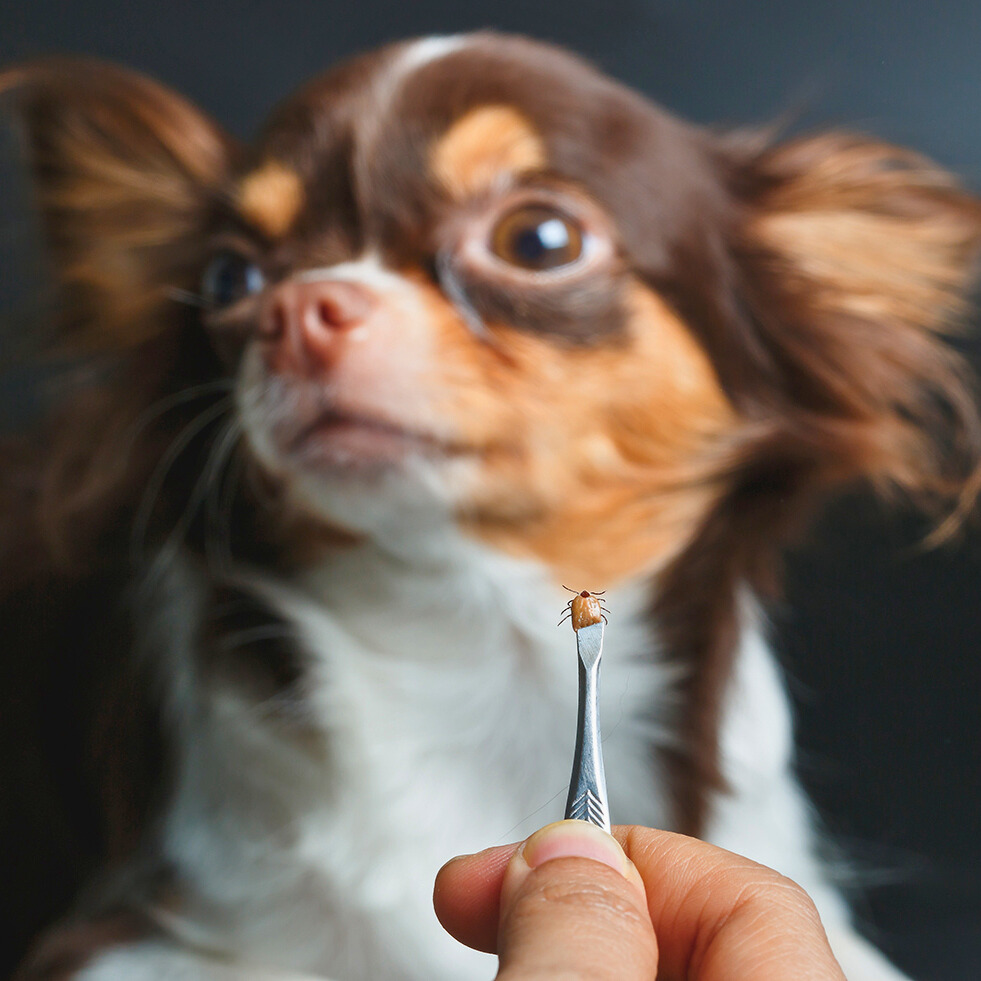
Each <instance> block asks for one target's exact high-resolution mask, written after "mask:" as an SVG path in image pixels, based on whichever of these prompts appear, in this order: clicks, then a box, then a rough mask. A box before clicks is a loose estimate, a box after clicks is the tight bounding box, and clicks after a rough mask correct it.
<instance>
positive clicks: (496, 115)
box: [429, 106, 547, 199]
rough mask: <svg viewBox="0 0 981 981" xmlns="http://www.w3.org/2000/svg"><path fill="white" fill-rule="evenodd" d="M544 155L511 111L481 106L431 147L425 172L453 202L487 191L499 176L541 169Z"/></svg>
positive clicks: (542, 146) (525, 124)
mask: <svg viewBox="0 0 981 981" xmlns="http://www.w3.org/2000/svg"><path fill="white" fill-rule="evenodd" d="M546 160H547V155H546V152H545V144H544V143H543V142H542V138H541V137H540V136H539V135H538V133H537V132H536V131H535V129H534V127H533V126H532V125H531V123H529V122H528V120H527V119H525V117H524V116H522V115H521V113H519V112H518V111H517V110H516V109H512V108H511V107H510V106H481V107H479V108H477V109H471V110H470V112H468V113H467V114H466V115H464V116H463V117H461V118H460V119H458V120H457V121H456V122H455V123H454V124H453V125H452V126H451V127H450V129H449V130H448V131H447V132H446V133H445V134H444V135H443V136H442V137H441V138H440V139H439V141H438V142H437V143H435V144H434V146H433V148H432V151H431V154H430V158H429V167H430V170H431V172H432V174H433V176H434V177H435V178H436V180H437V181H438V182H439V183H440V184H442V185H443V186H444V187H445V188H446V189H447V190H448V191H449V192H450V194H451V195H452V196H453V197H454V198H456V199H462V198H466V197H469V196H471V195H474V194H479V193H480V192H481V191H486V190H488V189H490V188H491V187H493V186H494V184H495V183H496V182H497V181H499V180H500V179H501V176H502V175H508V174H520V173H524V172H527V171H532V170H540V169H541V168H542V167H544V166H545V163H546Z"/></svg>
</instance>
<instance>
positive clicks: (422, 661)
mask: <svg viewBox="0 0 981 981" xmlns="http://www.w3.org/2000/svg"><path fill="white" fill-rule="evenodd" d="M454 548H455V549H457V551H452V550H450V551H448V552H444V553H443V555H444V560H443V561H440V562H439V563H434V564H432V565H430V566H427V565H425V564H422V565H417V566H415V567H412V568H409V567H408V566H405V565H403V564H401V563H397V562H391V561H381V560H380V558H379V556H378V555H377V554H375V553H372V552H371V551H369V550H367V549H365V550H357V551H353V552H351V553H348V555H347V556H346V557H343V558H341V559H339V560H337V561H334V562H332V563H331V565H330V566H329V567H328V568H325V569H323V570H320V571H319V572H317V573H316V574H312V575H310V576H308V577H307V578H306V580H305V581H303V582H300V583H294V584H291V585H289V586H285V585H283V584H282V583H278V582H273V581H270V580H268V579H261V578H254V579H252V580H251V581H250V588H252V589H253V590H255V591H256V592H257V593H259V594H261V595H263V596H264V597H265V599H266V600H267V601H268V602H269V603H270V604H271V605H272V606H273V607H275V609H276V610H277V611H278V612H279V613H280V614H281V615H283V616H284V617H285V618H286V619H287V620H288V621H289V622H290V623H291V624H292V626H293V628H294V630H295V631H296V632H297V635H298V637H299V639H300V643H301V645H302V647H303V648H304V650H305V651H306V653H307V655H308V656H309V660H310V667H309V669H308V671H307V673H306V677H305V680H304V682H303V686H304V688H303V691H302V693H300V697H299V698H298V699H297V701H296V711H297V717H296V718H295V719H294V720H292V721H290V720H287V721H286V722H284V720H283V718H282V716H281V715H280V716H275V715H271V714H269V713H268V712H266V711H265V709H264V706H263V705H262V704H261V703H259V704H256V703H255V702H253V701H246V700H245V699H244V698H243V697H242V696H241V695H238V694H235V693H234V692H232V691H228V690H215V689H213V688H212V689H211V690H210V691H207V690H206V688H205V686H202V685H201V683H200V679H195V677H194V671H195V668H194V666H193V663H191V660H190V658H189V655H188V653H187V652H188V651H189V650H190V645H189V644H186V643H185V642H184V638H182V637H181V636H180V632H179V631H178V632H176V633H175V632H174V631H173V630H171V631H170V632H169V633H168V635H167V644H166V646H167V647H168V650H169V657H168V658H166V659H164V662H163V663H165V664H166V665H167V668H166V673H167V684H168V685H169V686H170V688H171V691H172V695H173V692H174V691H175V690H176V689H178V688H182V689H183V692H184V696H183V698H181V697H172V698H171V703H170V704H171V705H172V707H174V710H175V711H176V716H175V720H174V721H175V723H176V728H177V731H178V735H179V741H180V745H181V754H182V755H181V764H180V767H179V781H178V788H177V794H176V798H175V801H174V803H173V805H172V807H171V808H170V809H169V812H168V816H167V821H166V825H165V831H164V843H163V844H164V851H165V853H166V857H167V859H169V861H170V862H171V863H172V864H173V866H174V867H176V868H177V869H178V870H179V873H180V876H181V879H182V881H183V885H184V890H185V893H186V896H185V899H184V900H183V901H182V903H181V905H180V906H179V907H177V908H174V909H160V910H159V911H157V914H156V915H157V917H158V919H159V921H160V923H161V924H162V925H163V926H164V927H165V928H166V929H167V930H168V931H169V932H171V933H173V934H176V935H177V936H178V937H179V938H180V939H181V940H182V941H183V943H184V944H185V945H192V946H194V947H196V948H197V949H199V950H204V951H216V952H218V953H220V954H222V956H232V957H234V958H240V959H241V960H242V961H243V962H244V963H248V964H251V965H276V966H277V968H278V969H279V970H283V969H286V970H288V971H293V972H302V974H299V975H296V976H307V975H311V974H312V975H315V976H318V977H329V978H332V979H338V981H344V979H360V978H368V977H370V978H376V979H379V981H383V979H391V981H414V979H419V981H422V979H427V981H441V979H446V981H450V979H454V981H460V979H463V978H473V979H480V978H489V977H491V976H492V975H493V973H494V965H493V962H492V961H491V960H490V959H489V958H488V957H487V956H486V955H482V954H477V953H475V952H473V951H469V950H467V949H466V948H464V947H462V946H461V945H459V944H457V943H456V942H455V941H454V940H452V939H450V938H449V937H448V936H447V935H446V934H445V933H444V932H443V930H442V928H441V927H440V926H439V924H438V923H437V921H436V918H435V915H434V913H433V911H432V901H431V896H432V885H433V880H434V877H435V874H436V872H437V870H438V869H439V867H440V866H441V865H442V864H443V863H444V862H446V861H447V860H448V859H449V858H451V857H452V856H453V855H456V854H460V853H463V852H472V851H476V850H479V849H482V848H486V847H488V846H491V845H495V844H503V843H505V842H510V841H517V840H520V839H521V838H523V837H525V836H527V835H528V834H530V833H531V832H532V831H533V830H535V829H536V828H538V827H540V826H542V825H543V824H546V823H547V822H549V821H552V820H556V819H558V818H560V817H561V816H562V810H563V805H564V803H565V798H566V792H567V787H568V780H569V773H570V769H571V762H572V755H573V749H574V741H575V723H576V710H577V668H576V653H575V640H574V635H573V631H572V630H571V629H570V628H569V627H568V625H563V626H561V627H559V626H557V625H556V621H557V620H558V619H559V617H560V615H561V613H562V609H563V604H564V603H565V601H566V596H567V595H568V594H564V593H563V592H562V591H561V590H560V589H559V588H558V587H556V586H555V585H554V584H552V583H550V582H549V580H548V579H547V577H546V575H545V573H544V570H542V569H541V568H539V567H537V566H535V565H532V564H526V563H521V562H517V561H513V560H510V559H505V558H502V557H500V556H497V555H494V554H491V553H489V552H487V551H486V550H484V549H482V548H479V547H477V546H473V545H469V544H463V543H457V544H456V545H455V546H454ZM446 555H449V556H451V557H450V558H449V559H446ZM182 579H184V580H186V579H187V573H185V572H177V573H175V582H173V583H172V584H171V585H172V589H171V595H172V598H171V600H170V602H169V603H168V604H167V605H168V606H169V612H168V611H163V612H164V616H163V618H162V622H167V623H171V622H173V614H174V611H175V609H176V608H177V607H179V608H180V609H182V611H183V615H184V617H185V619H188V618H189V619H193V616H194V612H193V611H194V603H193V601H192V600H191V599H190V597H191V596H192V595H193V593H194V590H193V586H192V588H191V589H190V590H189V589H188V583H187V582H184V583H183V584H182V583H181V582H180V581H178V580H182ZM577 585H578V584H577ZM583 585H589V584H583ZM606 598H607V601H608V603H609V607H610V611H611V618H612V619H611V623H610V626H609V627H608V629H607V633H606V644H605V652H604V661H603V672H602V697H601V702H602V705H601V717H602V725H603V732H604V753H605V756H606V763H607V779H608V783H609V790H610V804H611V812H612V816H613V820H614V821H615V822H617V823H638V824H645V825H650V826H662V827H663V826H666V825H667V822H668V814H669V808H668V802H667V800H666V797H665V794H666V790H665V781H664V780H663V775H662V774H661V773H660V772H659V769H658V754H657V752H656V748H657V747H658V746H663V745H666V744H670V742H671V741H672V739H673V738H675V737H674V735H673V727H672V721H673V715H674V708H675V704H676V702H677V699H676V697H675V689H674V681H675V680H677V679H678V678H679V677H680V676H681V675H680V669H679V666H677V665H671V664H667V663H664V662H663V661H661V660H659V657H658V653H657V652H658V645H657V638H656V637H655V636H654V635H653V630H654V628H653V626H652V625H651V624H650V622H649V619H648V618H647V617H646V616H645V610H646V605H647V602H648V601H649V596H648V595H647V592H646V590H645V589H643V588H641V587H639V586H638V587H636V588H634V587H631V588H624V589H620V590H616V591H613V592H610V593H609V594H608V595H607V597H606ZM202 691H204V692H205V694H202ZM298 732H299V733H300V734H301V735H300V736H299V737H298V735H297V733H298ZM721 749H722V757H723V766H724V770H725V772H726V776H727V779H728V780H729V784H730V786H731V788H732V793H731V794H730V795H727V796H726V797H724V798H720V799H719V800H718V801H717V802H716V805H715V807H714V812H713V815H712V819H711V821H710V827H709V835H708V837H709V838H710V839H712V840H715V841H716V842H718V843H720V844H723V845H725V846H726V847H728V848H731V849H733V850H735V851H739V852H741V853H743V854H747V855H749V856H750V857H753V858H756V859H757V860H759V861H762V862H765V863H766V864H769V865H772V866H773V867H775V868H777V869H779V870H781V871H783V872H785V873H786V874H788V875H791V876H792V877H794V878H796V879H797V880H798V881H800V882H801V884H802V885H804V887H805V888H807V889H808V890H809V891H810V892H811V894H812V896H813V897H814V899H815V901H816V902H817V903H818V906H819V908H820V909H821V912H822V915H823V916H824V918H825V922H826V925H827V926H828V927H829V931H830V932H831V933H832V934H834V933H835V931H840V932H841V935H842V939H841V941H840V943H841V944H843V945H845V946H846V947H847V948H848V949H850V950H851V955H850V956H851V957H852V963H854V964H856V965H859V966H860V968H861V973H859V974H856V976H857V977H864V978H867V979H870V981H871V979H872V978H890V979H894V978H896V977H898V975H897V974H895V973H894V972H893V971H892V969H891V968H889V967H888V965H885V963H884V962H883V961H882V960H881V958H880V957H879V955H878V954H877V953H875V952H874V951H872V950H871V948H869V947H868V946H867V945H865V944H864V943H863V942H862V941H860V940H858V939H857V938H856V937H855V936H854V935H853V934H852V933H851V931H850V930H849V928H848V927H847V917H846V913H845V910H844V906H843V904H842V903H841V901H840V899H839V898H838V896H837V894H836V893H835V892H834V891H833V890H832V889H830V888H829V887H828V886H827V884H826V882H825V879H824V875H823V873H822V871H821V868H820V866H819V864H818V863H817V862H816V861H815V859H814V857H813V854H812V849H811V835H810V830H809V821H808V818H807V813H806V806H805V804H804V801H803V797H802V795H801V793H800V791H799V789H798V787H797V784H796V782H795V781H794V779H793V775H792V772H791V768H790V762H791V739H790V726H789V718H788V712H787V707H786V700H785V697H784V695H783V692H782V689H781V685H780V682H779V677H778V673H777V672H776V671H775V670H774V667H773V664H772V659H771V657H770V655H769V653H768V651H767V650H766V648H765V646H764V645H763V644H762V642H761V641H760V639H759V636H758V635H757V634H756V633H754V632H748V633H747V634H746V636H745V638H744V642H743V644H742V648H741V651H740V654H739V658H738V663H737V668H736V675H735V679H734V683H733V685H732V686H731V687H730V689H729V693H728V697H727V704H726V710H725V714H724V719H723V726H722V744H721ZM852 948H854V949H852ZM126 956H129V955H124V954H123V953H119V954H118V955H110V956H109V958H108V960H107V962H106V965H107V969H109V965H111V964H112V963H113V962H114V958H117V957H123V958H124V959H125V957H126ZM102 976H103V975H100V974H98V973H96V974H95V975H94V977H96V978H101V977H102ZM116 976H117V975H116V974H113V973H112V969H109V973H108V974H106V975H105V977H116ZM249 976H250V977H251V976H252V975H249ZM257 976H258V975H257ZM263 976H264V975H263ZM277 976H278V975H277ZM291 976H292V975H291ZM195 977H197V975H195Z"/></svg>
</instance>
